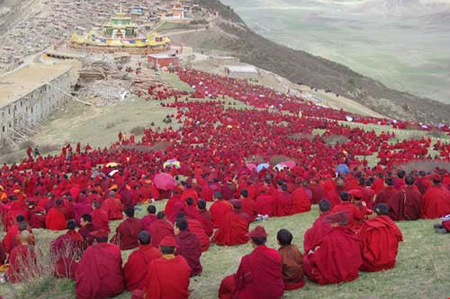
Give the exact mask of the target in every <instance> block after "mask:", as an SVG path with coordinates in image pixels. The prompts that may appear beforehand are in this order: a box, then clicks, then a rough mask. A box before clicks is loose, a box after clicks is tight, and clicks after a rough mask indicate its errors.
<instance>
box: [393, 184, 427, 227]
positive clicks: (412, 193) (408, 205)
mask: <svg viewBox="0 0 450 299" xmlns="http://www.w3.org/2000/svg"><path fill="white" fill-rule="evenodd" d="M414 181H415V180H414V177H413V176H407V177H406V178H405V183H406V188H403V189H401V190H400V191H399V192H397V194H396V195H395V196H393V197H391V199H390V200H389V208H390V210H389V216H390V217H391V218H392V220H417V219H419V218H420V209H421V207H422V194H420V192H419V190H418V188H417V187H416V185H415V184H414Z"/></svg>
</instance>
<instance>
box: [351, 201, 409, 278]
mask: <svg viewBox="0 0 450 299" xmlns="http://www.w3.org/2000/svg"><path fill="white" fill-rule="evenodd" d="M374 211H375V213H376V214H377V216H376V217H375V218H373V219H369V220H366V222H364V224H363V226H362V227H361V231H360V232H359V236H360V238H361V245H362V246H361V253H362V261H363V264H362V266H361V270H363V271H371V272H373V271H381V270H387V269H390V268H393V267H394V266H395V259H396V257H397V251H398V243H399V242H402V241H403V236H402V232H401V231H400V229H399V228H398V227H397V225H395V223H394V221H392V219H391V218H390V217H389V216H388V213H389V208H388V207H387V206H386V205H385V204H377V205H375V207H374Z"/></svg>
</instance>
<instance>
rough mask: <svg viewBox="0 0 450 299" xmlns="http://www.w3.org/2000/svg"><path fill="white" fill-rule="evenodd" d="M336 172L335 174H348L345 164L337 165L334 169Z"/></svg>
mask: <svg viewBox="0 0 450 299" xmlns="http://www.w3.org/2000/svg"><path fill="white" fill-rule="evenodd" d="M336 172H337V173H345V174H348V173H349V169H348V166H347V164H339V165H338V166H337V167H336Z"/></svg>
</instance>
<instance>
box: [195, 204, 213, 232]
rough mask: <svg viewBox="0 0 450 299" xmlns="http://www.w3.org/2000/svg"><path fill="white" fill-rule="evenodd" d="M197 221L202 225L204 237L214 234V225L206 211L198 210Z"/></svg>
mask: <svg viewBox="0 0 450 299" xmlns="http://www.w3.org/2000/svg"><path fill="white" fill-rule="evenodd" d="M198 220H199V221H200V222H201V223H202V225H203V228H204V229H205V233H206V235H207V236H208V237H211V236H212V234H213V232H214V223H213V221H212V216H211V213H210V212H209V211H207V210H200V211H199V215H198Z"/></svg>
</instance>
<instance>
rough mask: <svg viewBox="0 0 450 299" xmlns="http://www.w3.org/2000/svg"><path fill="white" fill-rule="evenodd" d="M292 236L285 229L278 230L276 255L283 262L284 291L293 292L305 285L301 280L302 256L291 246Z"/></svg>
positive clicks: (303, 280)
mask: <svg viewBox="0 0 450 299" xmlns="http://www.w3.org/2000/svg"><path fill="white" fill-rule="evenodd" d="M292 238H293V236H292V234H291V232H290V231H288V230H287V229H280V230H279V231H278V233H277V240H278V244H279V245H280V246H281V247H280V248H279V249H278V253H279V254H280V256H281V260H282V262H283V281H284V289H285V290H295V289H299V288H301V287H303V286H304V285H305V279H304V278H303V267H302V264H303V254H302V253H301V252H300V250H298V247H297V246H295V245H293V244H291V243H292Z"/></svg>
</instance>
